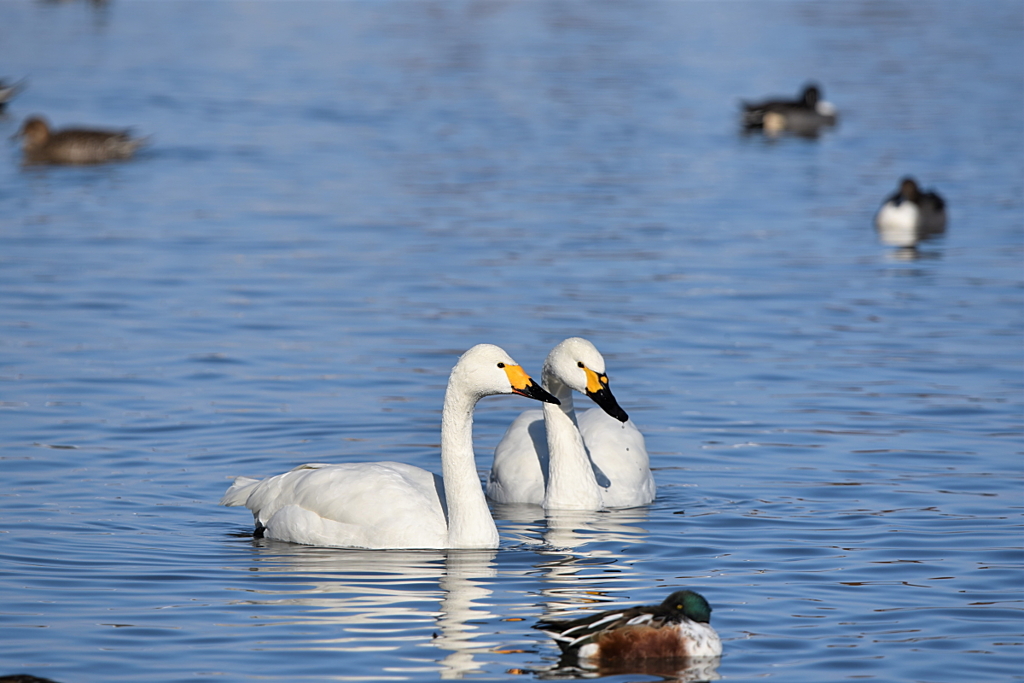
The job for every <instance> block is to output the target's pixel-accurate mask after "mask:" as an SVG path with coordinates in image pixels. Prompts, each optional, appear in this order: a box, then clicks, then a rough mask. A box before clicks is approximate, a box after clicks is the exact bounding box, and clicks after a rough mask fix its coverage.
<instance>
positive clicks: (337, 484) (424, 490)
mask: <svg viewBox="0 0 1024 683" xmlns="http://www.w3.org/2000/svg"><path fill="white" fill-rule="evenodd" d="M512 393H516V394H520V395H522V396H526V397H528V398H533V399H537V400H540V401H555V402H557V399H556V398H555V397H553V396H552V395H551V394H549V393H547V392H546V391H544V390H543V389H541V388H540V387H539V386H538V385H537V384H536V383H535V382H534V381H533V380H532V379H531V378H530V376H529V375H527V374H526V373H525V372H524V371H523V369H522V368H521V367H519V366H518V365H517V364H516V363H515V361H513V360H512V359H511V358H510V357H509V356H508V354H507V353H505V351H503V350H502V349H501V348H499V347H497V346H494V345H491V344H479V345H477V346H474V347H473V348H471V349H470V350H468V351H466V353H464V354H463V355H462V357H461V358H459V361H458V363H456V364H455V367H454V368H453V369H452V373H451V376H450V378H449V380H448V389H447V391H446V392H445V399H444V409H443V411H442V415H441V467H442V476H441V477H438V476H437V475H434V474H432V473H430V472H428V471H426V470H424V469H421V468H419V467H414V466H412V465H407V464H405V463H400V462H372V463H345V464H338V465H327V464H321V463H314V464H308V465H302V466H300V467H297V468H295V469H293V470H291V471H290V472H285V473H284V474H279V475H277V476H274V477H270V478H268V479H264V480H262V481H260V480H256V479H251V478H248V477H239V478H238V479H236V480H235V483H234V484H233V485H232V486H231V487H230V488H229V489H228V490H227V492H226V493H225V494H224V497H223V498H222V499H221V504H222V505H227V506H243V505H244V506H245V507H247V508H249V509H250V510H251V511H252V514H253V518H254V520H255V524H256V534H257V535H262V536H264V537H266V538H272V539H276V540H281V541H290V542H292V543H303V544H306V545H319V546H334V547H344V548H496V547H497V546H498V530H497V527H495V525H494V520H493V518H492V517H491V513H490V511H489V509H488V508H487V501H486V500H485V498H484V494H483V489H482V488H481V486H480V479H479V478H478V477H477V473H476V465H475V461H474V458H473V441H472V438H473V436H472V427H473V409H474V407H475V406H476V403H477V401H479V400H480V399H481V398H483V397H484V396H490V395H494V394H512Z"/></svg>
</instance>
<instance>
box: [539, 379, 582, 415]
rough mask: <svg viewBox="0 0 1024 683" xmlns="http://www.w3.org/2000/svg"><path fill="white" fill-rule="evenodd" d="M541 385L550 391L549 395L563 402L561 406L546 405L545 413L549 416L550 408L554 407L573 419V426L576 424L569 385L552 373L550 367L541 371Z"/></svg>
mask: <svg viewBox="0 0 1024 683" xmlns="http://www.w3.org/2000/svg"><path fill="white" fill-rule="evenodd" d="M541 384H543V386H544V388H545V389H546V390H547V391H548V393H549V394H551V395H552V396H554V397H555V398H557V399H558V400H559V401H561V405H557V406H556V405H552V404H550V403H545V404H544V412H545V414H547V409H548V407H552V408H554V409H556V410H560V411H562V412H563V413H565V414H566V415H568V416H569V417H570V419H572V422H573V424H576V409H575V406H574V405H573V402H572V389H571V388H570V387H569V385H568V384H566V383H565V382H563V381H562V380H561V379H560V378H559V377H558V375H556V374H555V373H554V372H552V371H551V369H550V368H549V367H548V366H546V365H545V366H544V369H543V370H542V371H541Z"/></svg>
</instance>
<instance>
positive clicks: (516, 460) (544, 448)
mask: <svg viewBox="0 0 1024 683" xmlns="http://www.w3.org/2000/svg"><path fill="white" fill-rule="evenodd" d="M541 384H542V385H543V386H544V387H545V388H546V389H547V390H548V391H550V392H551V393H552V394H554V395H555V396H557V397H558V400H559V401H561V403H560V404H559V405H557V406H555V405H553V404H546V405H545V406H544V408H543V410H527V411H525V412H523V413H522V414H521V415H520V416H519V417H517V418H516V419H515V420H514V421H513V422H512V424H511V425H509V427H508V429H507V430H506V431H505V435H504V436H503V437H502V438H501V441H500V442H499V443H498V446H497V448H495V449H494V464H493V466H492V467H491V474H490V476H489V477H488V481H487V496H488V497H489V498H490V499H491V500H494V501H496V502H499V503H533V504H536V505H543V506H544V507H545V508H546V509H549V510H597V509H600V508H602V507H605V508H615V507H636V506H638V505H647V504H648V503H650V502H651V501H653V500H654V495H655V487H654V476H653V475H652V474H651V465H650V459H649V457H648V455H647V448H646V446H645V445H644V436H643V434H641V433H640V430H639V429H637V428H636V425H635V424H633V423H632V422H630V421H629V416H628V415H627V414H626V411H624V410H623V409H622V408H621V407H620V406H619V404H618V402H617V401H616V400H615V397H614V396H613V395H612V391H611V387H610V386H609V385H608V376H607V375H606V374H605V364H604V357H603V356H602V355H601V353H600V352H599V351H598V350H597V347H595V346H594V345H593V344H592V343H590V342H589V341H587V340H586V339H583V338H581V337H570V338H569V339H566V340H564V341H562V342H561V343H559V344H558V345H557V346H556V347H555V348H554V349H552V350H551V353H549V354H548V357H547V360H545V361H544V368H543V370H542V371H541ZM574 390H575V391H578V392H580V393H581V394H584V395H586V396H588V397H589V398H591V399H592V400H593V401H594V402H595V403H596V404H597V405H598V406H599V407H598V408H592V409H590V410H587V411H585V412H581V413H579V414H578V415H577V413H576V411H575V409H574V407H573V399H572V397H573V391H574ZM548 406H551V407H550V408H549V407H548Z"/></svg>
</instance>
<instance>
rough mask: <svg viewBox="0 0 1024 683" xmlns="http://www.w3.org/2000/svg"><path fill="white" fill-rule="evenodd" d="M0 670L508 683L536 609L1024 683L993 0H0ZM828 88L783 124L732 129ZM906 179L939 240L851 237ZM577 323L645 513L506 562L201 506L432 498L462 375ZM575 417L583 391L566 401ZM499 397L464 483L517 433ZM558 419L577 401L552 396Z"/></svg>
mask: <svg viewBox="0 0 1024 683" xmlns="http://www.w3.org/2000/svg"><path fill="white" fill-rule="evenodd" d="M23 76H25V77H28V79H29V81H28V88H27V89H26V90H25V91H24V92H23V93H22V94H21V95H20V96H19V97H18V98H17V99H15V100H14V101H13V102H12V104H11V106H10V108H9V110H8V112H7V114H6V116H5V117H3V118H0V136H2V137H7V136H9V135H11V134H13V133H14V132H15V131H16V130H17V128H18V125H19V124H20V122H21V120H22V119H23V118H24V117H25V116H27V115H29V114H31V113H44V114H46V115H47V116H48V117H49V118H50V119H51V121H52V122H54V123H55V124H56V125H58V126H63V125H69V124H74V123H79V124H91V125H100V126H111V127H117V126H128V125H131V126H134V127H135V129H136V131H137V132H138V133H139V134H141V135H150V136H152V138H151V140H150V144H149V146H148V148H147V149H146V150H145V151H144V152H143V153H142V154H141V155H140V156H139V157H138V158H137V159H136V160H134V161H132V162H130V163H125V164H119V165H109V166H102V167H93V168H23V167H22V166H21V165H20V151H19V150H18V149H17V148H16V147H15V146H14V145H13V144H12V145H11V146H9V147H7V148H6V151H4V152H3V153H2V154H0V157H2V158H0V477H2V479H0V481H2V487H0V674H6V673H15V672H32V673H34V674H36V675H42V676H47V677H50V678H53V679H55V680H58V681H60V682H61V683H88V682H90V681H96V682H100V681H102V682H104V683H107V682H111V681H132V682H137V681H147V682H150V683H164V682H172V681H236V680H237V681H249V680H271V681H321V680H338V681H342V680H361V681H385V680H395V681H406V680H411V681H433V680H438V679H440V678H467V679H471V680H528V679H532V678H543V677H545V676H546V675H550V674H546V673H545V672H547V671H548V670H550V669H551V668H552V667H554V666H556V664H557V662H558V657H557V648H555V647H554V645H553V644H552V643H551V642H550V641H549V640H548V639H547V638H546V637H545V636H544V635H543V634H541V633H540V632H538V631H536V630H533V629H531V628H530V626H532V625H533V624H534V623H536V620H537V619H538V618H540V617H542V616H544V615H549V614H578V613H580V611H581V610H593V609H603V608H608V607H611V606H617V605H628V604H638V603H652V602H660V600H661V599H662V598H664V597H665V596H666V595H667V594H668V593H669V592H670V591H671V590H672V589H674V588H676V587H688V588H693V589H696V590H698V591H700V592H701V593H702V594H704V595H705V596H706V597H707V598H708V600H709V601H710V602H711V604H712V606H713V608H714V615H713V617H712V623H713V625H714V626H715V627H716V629H717V630H718V632H719V633H720V634H721V636H722V638H723V641H724V649H725V654H724V656H723V658H722V659H721V662H720V663H719V665H718V666H717V670H713V671H711V672H703V673H699V674H698V673H694V672H689V673H687V672H681V673H679V672H676V673H673V672H664V671H657V670H645V671H638V672H636V673H633V674H628V675H616V676H612V677H610V678H609V679H608V680H614V681H641V680H657V679H658V674H663V675H668V674H671V675H669V678H670V679H674V680H689V679H692V678H694V677H698V678H699V677H701V676H704V677H708V676H720V677H722V678H723V679H728V680H766V679H767V680H777V681H785V682H786V683H801V682H808V683H812V682H819V681H825V680H846V679H869V680H881V681H926V682H947V681H948V682H951V683H952V682H957V683H959V682H962V681H1008V680H1022V679H1024V673H1022V672H1024V666H1022V663H1024V580H1022V572H1021V570H1022V567H1024V533H1022V514H1024V458H1022V457H1021V456H1022V451H1024V438H1022V433H1024V432H1022V423H1024V407H1022V406H1024V386H1022V385H1024V5H1022V4H1021V3H1020V2H997V1H992V2H985V3H967V2H927V1H922V0H915V1H914V2H900V1H896V2H887V3H882V4H880V3H875V2H843V3H839V2H786V1H778V2H770V3H760V2H755V3H742V2H730V3H714V2H643V3H583V2H522V3H503V2H458V1H456V2H404V1H391V0H386V1H380V2H370V1H367V2H362V1H357V2H339V3H324V2H288V3H284V2H262V3H235V2H213V3H198V2H159V3H144V2H122V1H120V0H115V1H114V2H111V3H108V4H100V5H92V4H88V3H74V2H71V3H43V2H16V1H6V2H3V3H0V77H5V78H8V79H12V78H13V79H17V78H21V77H23ZM810 79H815V80H817V81H818V82H820V83H821V84H822V86H823V88H824V93H825V96H826V98H827V99H828V100H830V101H831V102H833V103H834V104H835V105H836V106H837V107H838V108H839V110H840V114H841V118H840V122H839V125H838V126H837V128H836V129H835V130H831V131H827V132H826V133H825V134H824V135H822V136H821V137H819V138H818V139H813V140H807V139H799V138H789V137H781V138H779V139H764V138H761V137H758V136H744V135H741V134H740V133H739V130H738V125H737V111H738V102H739V100H740V99H742V98H747V99H758V98H761V97H764V96H769V95H790V94H792V95H795V94H796V92H797V91H798V90H799V88H800V87H801V86H802V85H803V84H804V82H805V81H807V80H810ZM906 174H913V175H915V176H916V177H917V178H918V179H919V180H920V181H921V183H922V184H923V185H924V186H926V187H934V188H936V189H937V190H938V191H939V192H940V193H942V194H943V196H945V198H946V200H947V202H948V205H949V230H948V234H947V236H945V237H944V238H942V239H939V240H936V241H933V242H929V243H927V244H926V245H923V246H922V247H921V249H920V250H919V252H918V253H917V254H916V255H915V254H908V253H903V252H898V251H894V250H892V249H891V248H888V247H885V246H883V245H881V244H880V243H879V242H878V240H877V238H876V236H875V234H874V231H873V228H872V215H873V213H874V211H875V210H876V209H877V207H878V206H879V204H880V203H881V201H882V199H883V198H884V197H886V196H887V195H888V194H890V193H892V192H893V191H894V190H895V189H896V185H897V183H898V181H899V179H900V178H901V177H902V176H903V175H906ZM572 335H581V336H585V337H587V338H589V339H591V340H592V341H593V342H594V343H595V344H596V345H597V346H598V348H600V349H601V350H602V352H603V353H604V355H605V358H606V359H607V361H608V370H609V375H610V377H611V380H612V386H613V388H614V391H615V394H616V396H617V397H618V399H619V402H620V403H621V404H622V405H623V407H624V408H625V409H626V410H627V411H628V412H629V413H630V415H631V416H632V418H633V419H634V421H635V422H636V423H637V424H638V425H639V426H640V428H641V429H642V431H643V432H644V434H645V435H646V438H647V444H648V449H649V450H650V452H651V455H652V463H653V466H654V468H655V476H656V478H657V482H658V499H657V501H656V502H655V503H654V504H653V505H651V506H649V507H647V508H641V509H637V510H626V511H616V512H603V513H580V514H570V513H562V514H560V515H552V516H550V517H547V518H546V517H545V515H544V512H543V511H542V510H540V509H539V508H530V507H517V506H510V507H504V506H502V507H495V509H494V514H495V517H496V518H497V519H498V526H499V531H500V532H501V535H502V544H501V548H500V549H499V550H497V551H496V552H488V553H473V552H450V553H441V552H370V551H345V550H337V549H323V548H309V547H301V546H293V545H289V544H283V543H276V542H270V541H262V540H259V541H254V540H253V539H252V538H251V530H252V527H251V519H250V517H249V515H248V513H247V512H246V511H245V510H239V509H237V508H230V509H229V508H222V507H218V506H217V501H218V500H219V498H220V496H221V494H222V493H223V492H224V490H225V489H226V487H227V486H228V484H229V483H230V478H231V477H234V476H237V475H250V476H265V475H272V474H276V473H279V472H282V471H284V470H286V469H289V468H291V467H294V466H296V465H298V464H301V463H304V462H310V461H316V462H323V461H328V462H351V461H362V460H385V459H387V460H401V461H405V462H410V463H413V464H416V465H419V466H422V467H426V468H428V469H431V470H434V471H438V470H439V462H438V456H437V454H438V442H439V418H440V406H441V398H442V395H443V391H444V385H445V382H446V379H447V374H448V371H449V370H450V369H451V367H452V365H453V364H454V362H455V359H456V358H457V356H458V354H459V353H461V352H462V351H463V350H465V349H466V348H468V347H469V346H471V345H472V344H475V343H478V342H492V343H497V344H500V345H502V346H503V347H505V348H506V349H507V350H508V351H509V352H510V353H511V354H512V356H513V357H514V358H516V359H517V360H518V361H519V362H521V363H522V364H523V365H524V366H525V367H526V368H527V370H529V371H530V372H532V373H534V374H535V375H536V374H538V373H539V370H540V365H541V363H542V361H543V359H544V357H545V355H546V354H547V351H548V350H549V349H550V348H551V347H552V346H553V345H554V344H555V343H557V342H558V341H560V340H561V339H563V338H565V337H567V336H572ZM580 400H581V401H585V399H582V398H581V399H580ZM526 403H527V402H526V401H523V400H521V399H518V398H513V397H501V398H490V399H486V400H485V401H483V402H482V403H481V404H480V407H479V410H478V412H477V420H476V429H475V440H476V449H477V464H478V468H479V470H480V472H481V475H483V474H484V473H486V471H487V469H488V467H489V464H490V453H491V451H492V450H493V447H494V445H495V443H496V442H497V440H498V439H499V438H500V435H501V434H502V432H503V431H504V428H505V426H507V424H508V423H509V422H510V421H511V420H512V419H513V417H514V416H515V415H516V414H517V413H518V411H520V410H523V409H526V408H528V407H532V406H530V405H525V404H526ZM580 405H582V404H580Z"/></svg>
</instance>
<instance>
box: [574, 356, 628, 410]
mask: <svg viewBox="0 0 1024 683" xmlns="http://www.w3.org/2000/svg"><path fill="white" fill-rule="evenodd" d="M584 369H585V370H586V371H587V396H589V397H590V398H591V399H592V400H593V401H594V403H596V404H597V405H599V406H601V410H603V411H604V412H606V413H608V414H609V415H611V416H612V417H614V418H615V419H616V420H618V421H619V422H625V421H626V420H628V419H629V415H627V414H626V411H625V410H623V409H622V406H620V405H619V402H618V401H616V400H615V397H614V396H612V390H611V389H610V388H609V387H608V375H605V374H601V375H599V374H597V373H596V372H594V371H593V370H591V369H590V368H584Z"/></svg>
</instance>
